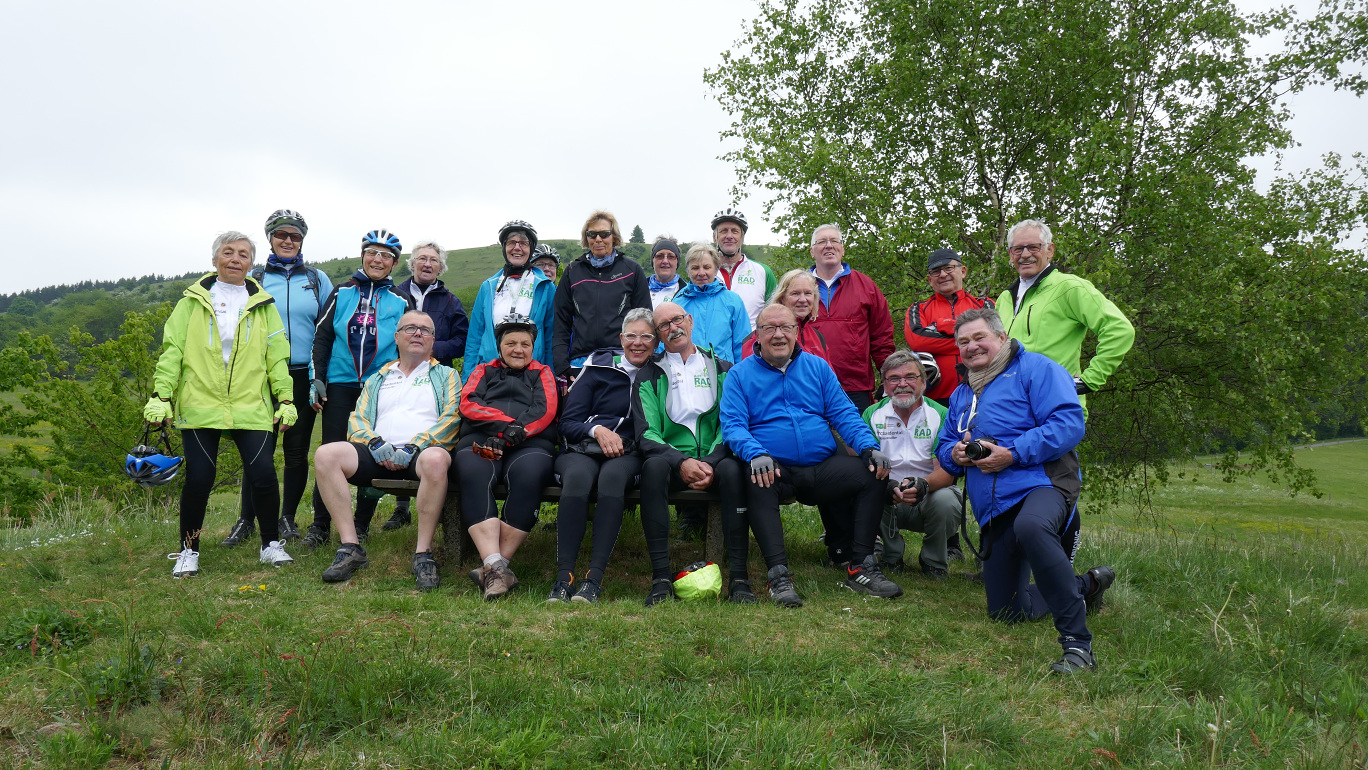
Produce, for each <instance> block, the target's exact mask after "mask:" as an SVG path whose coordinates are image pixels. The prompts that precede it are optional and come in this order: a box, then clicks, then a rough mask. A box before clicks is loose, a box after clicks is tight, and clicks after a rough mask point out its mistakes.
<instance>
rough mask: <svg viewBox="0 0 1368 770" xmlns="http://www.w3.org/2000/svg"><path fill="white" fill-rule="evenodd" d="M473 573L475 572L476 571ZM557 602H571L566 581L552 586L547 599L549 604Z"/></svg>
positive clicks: (559, 581) (558, 581) (560, 581)
mask: <svg viewBox="0 0 1368 770" xmlns="http://www.w3.org/2000/svg"><path fill="white" fill-rule="evenodd" d="M471 571H472V572H474V571H475V570H471ZM557 602H565V603H567V604H568V603H569V602H570V584H569V583H567V582H565V581H564V580H557V581H556V584H555V585H553V586H551V594H550V595H549V596H547V597H546V603H547V604H556V603H557Z"/></svg>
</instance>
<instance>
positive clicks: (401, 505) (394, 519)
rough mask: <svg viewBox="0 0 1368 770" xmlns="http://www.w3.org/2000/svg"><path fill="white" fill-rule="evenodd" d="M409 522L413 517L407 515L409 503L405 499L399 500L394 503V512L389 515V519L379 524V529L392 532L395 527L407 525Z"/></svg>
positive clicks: (400, 527)
mask: <svg viewBox="0 0 1368 770" xmlns="http://www.w3.org/2000/svg"><path fill="white" fill-rule="evenodd" d="M411 523H413V519H412V517H410V516H409V503H408V501H407V500H400V501H399V502H398V503H395V505H394V514H393V515H392V516H390V517H389V521H387V522H385V523H384V524H382V525H381V526H380V529H382V530H384V531H385V532H393V531H394V530H396V529H402V528H403V527H407V526H408V525H409V524H411Z"/></svg>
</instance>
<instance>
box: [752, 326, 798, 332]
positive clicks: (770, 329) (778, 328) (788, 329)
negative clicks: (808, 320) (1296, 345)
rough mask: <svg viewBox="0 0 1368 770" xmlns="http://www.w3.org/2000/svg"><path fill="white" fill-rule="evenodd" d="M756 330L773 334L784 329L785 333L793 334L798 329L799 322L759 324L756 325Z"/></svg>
mask: <svg viewBox="0 0 1368 770" xmlns="http://www.w3.org/2000/svg"><path fill="white" fill-rule="evenodd" d="M755 330H756V331H758V332H760V333H761V334H768V335H773V334H774V333H775V332H778V331H782V332H784V333H785V334H792V333H793V332H795V331H797V330H798V324H777V325H776V324H769V325H766V326H757V327H755Z"/></svg>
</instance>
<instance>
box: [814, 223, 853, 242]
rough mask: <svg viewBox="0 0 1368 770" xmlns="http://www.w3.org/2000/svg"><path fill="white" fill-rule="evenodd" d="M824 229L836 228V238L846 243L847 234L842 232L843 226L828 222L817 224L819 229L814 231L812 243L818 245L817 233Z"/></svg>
mask: <svg viewBox="0 0 1368 770" xmlns="http://www.w3.org/2000/svg"><path fill="white" fill-rule="evenodd" d="M823 230H835V231H836V240H838V241H840V242H841V243H845V236H844V235H842V234H841V226H840V225H837V224H826V225H817V229H816V230H813V231H812V245H813V246H816V245H817V233H820V232H822V231H823Z"/></svg>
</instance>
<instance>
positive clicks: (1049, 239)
mask: <svg viewBox="0 0 1368 770" xmlns="http://www.w3.org/2000/svg"><path fill="white" fill-rule="evenodd" d="M1019 230H1039V231H1040V242H1041V243H1042V244H1043V245H1045V246H1049V245H1050V244H1052V243H1054V233H1053V232H1050V226H1049V225H1047V224H1045V223H1044V222H1042V221H1040V220H1039V219H1023V220H1021V221H1020V222H1017V223H1016V224H1014V225H1012V227H1011V229H1010V230H1008V231H1007V245H1008V246H1011V245H1012V239H1013V238H1015V237H1016V234H1017V232H1018V231H1019Z"/></svg>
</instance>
